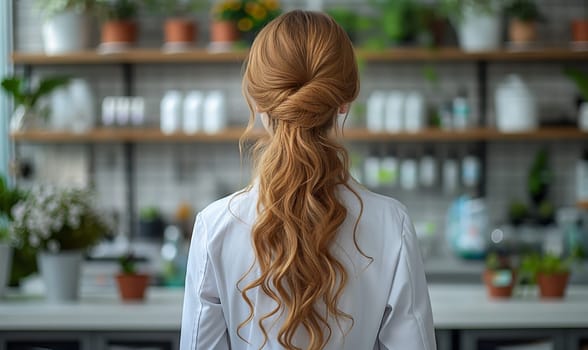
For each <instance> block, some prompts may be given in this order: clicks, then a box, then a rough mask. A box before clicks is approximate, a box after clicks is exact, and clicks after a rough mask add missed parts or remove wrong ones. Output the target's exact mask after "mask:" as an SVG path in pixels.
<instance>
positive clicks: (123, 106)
mask: <svg viewBox="0 0 588 350" xmlns="http://www.w3.org/2000/svg"><path fill="white" fill-rule="evenodd" d="M130 119H131V101H130V98H129V97H126V96H121V97H117V98H116V123H117V124H118V125H119V126H127V125H128V124H129V120H130Z"/></svg>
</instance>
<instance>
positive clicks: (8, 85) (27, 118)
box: [2, 76, 70, 132]
mask: <svg viewBox="0 0 588 350" xmlns="http://www.w3.org/2000/svg"><path fill="white" fill-rule="evenodd" d="M69 81H70V79H69V78H68V77H62V76H54V77H46V78H43V79H41V80H40V81H39V82H38V84H36V85H35V86H31V82H30V81H27V80H25V79H24V78H23V77H19V76H12V77H7V78H4V79H3V80H2V89H3V90H4V91H5V92H6V93H7V94H8V95H9V96H10V97H12V98H13V100H14V106H15V109H14V112H13V114H12V117H11V119H10V130H11V131H13V132H17V131H24V130H29V129H36V128H41V127H43V126H44V122H45V121H46V119H47V117H48V116H49V108H48V107H47V105H46V104H45V105H43V103H41V100H42V99H43V98H44V97H47V96H49V95H50V94H51V93H52V92H53V91H55V90H56V89H58V88H60V87H63V86H65V85H67V84H68V83H69Z"/></svg>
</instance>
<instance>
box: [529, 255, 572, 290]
mask: <svg viewBox="0 0 588 350" xmlns="http://www.w3.org/2000/svg"><path fill="white" fill-rule="evenodd" d="M571 264H572V260H571V258H567V259H564V258H562V257H559V256H557V255H555V254H552V253H547V254H544V255H538V254H531V255H526V256H524V257H523V259H522V262H521V267H520V273H521V280H522V281H523V282H526V283H530V284H534V283H537V285H538V286H539V295H540V296H541V298H563V297H564V295H565V292H566V288H567V284H568V280H569V277H570V267H571Z"/></svg>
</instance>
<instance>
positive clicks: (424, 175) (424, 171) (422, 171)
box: [419, 150, 437, 187]
mask: <svg viewBox="0 0 588 350" xmlns="http://www.w3.org/2000/svg"><path fill="white" fill-rule="evenodd" d="M419 178H420V183H421V186H423V187H432V186H434V185H435V183H436V182H437V161H436V160H435V157H434V156H433V152H432V151H431V150H427V151H426V152H425V154H424V155H423V156H422V157H421V159H420V164H419Z"/></svg>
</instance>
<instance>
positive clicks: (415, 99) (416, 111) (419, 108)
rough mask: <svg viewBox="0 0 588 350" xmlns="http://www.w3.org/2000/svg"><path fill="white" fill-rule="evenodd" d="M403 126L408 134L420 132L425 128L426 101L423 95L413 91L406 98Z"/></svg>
mask: <svg viewBox="0 0 588 350" xmlns="http://www.w3.org/2000/svg"><path fill="white" fill-rule="evenodd" d="M403 124H404V129H405V130H406V131H408V132H418V131H420V130H422V129H423V128H424V127H425V101H424V99H423V95H422V94H420V93H418V92H416V91H413V92H411V93H409V94H408V95H407V96H406V100H405V105H404V123H403Z"/></svg>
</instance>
